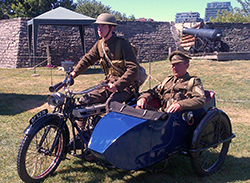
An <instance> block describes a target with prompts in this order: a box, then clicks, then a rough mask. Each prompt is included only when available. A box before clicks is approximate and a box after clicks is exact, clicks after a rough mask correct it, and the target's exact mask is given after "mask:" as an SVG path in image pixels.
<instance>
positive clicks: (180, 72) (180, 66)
mask: <svg viewBox="0 0 250 183" xmlns="http://www.w3.org/2000/svg"><path fill="white" fill-rule="evenodd" d="M188 66H189V63H184V62H179V63H176V64H172V70H173V73H174V75H175V76H176V77H177V78H179V77H182V76H184V75H185V74H186V73H187V68H188Z"/></svg>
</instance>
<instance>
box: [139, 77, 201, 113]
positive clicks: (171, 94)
mask: <svg viewBox="0 0 250 183" xmlns="http://www.w3.org/2000/svg"><path fill="white" fill-rule="evenodd" d="M190 79H191V76H190V75H189V74H188V73H186V74H185V75H184V76H183V77H181V78H177V77H175V76H172V77H169V79H168V81H167V82H166V83H165V84H164V83H161V84H159V85H158V86H156V87H155V88H154V89H152V90H149V91H147V92H145V93H143V94H142V95H141V96H140V97H139V98H138V99H140V98H145V99H146V101H147V102H149V101H150V100H152V99H154V98H158V99H160V102H161V109H160V110H161V111H165V112H166V111H167V109H168V107H169V106H170V105H171V104H173V103H176V102H178V103H179V104H180V106H181V110H187V109H198V108H201V107H203V106H204V104H205V100H206V97H205V93H204V89H203V86H202V83H201V80H200V78H198V77H195V78H194V83H193V86H192V87H191V89H190V90H191V91H190V92H188V83H189V80H190ZM162 84H163V85H164V86H162ZM187 93H189V94H188V95H187Z"/></svg>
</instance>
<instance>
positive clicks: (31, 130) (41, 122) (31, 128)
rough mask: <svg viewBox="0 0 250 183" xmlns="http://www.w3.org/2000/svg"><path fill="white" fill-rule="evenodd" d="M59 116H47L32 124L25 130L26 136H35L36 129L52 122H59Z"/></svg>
mask: <svg viewBox="0 0 250 183" xmlns="http://www.w3.org/2000/svg"><path fill="white" fill-rule="evenodd" d="M59 119H60V118H59V116H57V115H55V114H46V115H44V116H43V117H41V118H39V119H38V120H36V121H34V122H33V123H32V124H30V125H29V126H28V127H27V128H26V129H25V130H24V134H25V135H33V134H34V133H36V129H37V128H39V127H40V126H41V125H44V124H45V123H46V122H48V121H50V120H59Z"/></svg>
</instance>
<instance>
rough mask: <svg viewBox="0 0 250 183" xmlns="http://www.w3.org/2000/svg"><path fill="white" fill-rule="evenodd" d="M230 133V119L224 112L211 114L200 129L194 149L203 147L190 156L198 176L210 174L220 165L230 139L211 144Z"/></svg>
mask: <svg viewBox="0 0 250 183" xmlns="http://www.w3.org/2000/svg"><path fill="white" fill-rule="evenodd" d="M231 134H232V133H231V124H230V121H229V119H228V118H227V116H225V115H224V114H221V115H215V116H213V117H212V118H211V119H210V120H209V121H208V122H207V123H206V124H205V126H204V128H202V129H201V131H200V133H199V135H198V138H197V141H196V143H195V144H194V149H203V148H204V149H203V150H201V151H197V152H195V153H193V155H192V156H191V163H192V166H193V168H194V170H195V172H196V173H197V174H198V175H199V176H202V177H203V176H206V175H211V174H212V173H214V172H216V171H217V170H218V169H219V168H220V167H221V166H222V164H223V163H224V161H225V158H226V155H227V152H228V148H229V144H230V141H226V142H224V143H220V144H218V145H213V144H216V143H217V142H220V141H222V140H224V139H226V138H228V137H230V136H231ZM206 147H208V148H206Z"/></svg>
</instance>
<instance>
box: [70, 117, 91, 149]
mask: <svg viewBox="0 0 250 183" xmlns="http://www.w3.org/2000/svg"><path fill="white" fill-rule="evenodd" d="M86 121H87V118H83V119H82V120H76V124H77V126H78V127H79V128H80V131H81V132H80V133H81V134H83V135H84V133H85V132H84V131H85V129H86ZM80 136H81V135H80V134H79V132H78V131H77V132H76V136H75V146H76V149H82V148H83V142H82V139H81V137H80ZM85 136H86V135H84V137H85ZM73 145H74V137H73V138H72V139H71V140H70V141H69V145H68V150H69V151H70V150H72V149H73Z"/></svg>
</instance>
